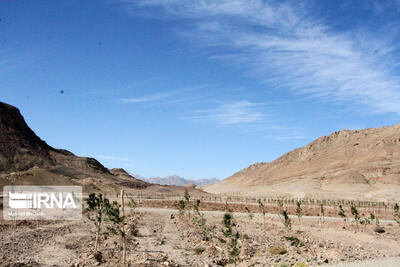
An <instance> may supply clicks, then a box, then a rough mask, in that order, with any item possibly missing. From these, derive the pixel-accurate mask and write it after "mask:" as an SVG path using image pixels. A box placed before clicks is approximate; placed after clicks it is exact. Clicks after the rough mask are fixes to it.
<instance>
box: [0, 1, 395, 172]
mask: <svg viewBox="0 0 400 267" xmlns="http://www.w3.org/2000/svg"><path fill="white" fill-rule="evenodd" d="M298 2H299V1H289V2H285V1H261V0H260V1H257V0H254V1H251V0H249V1H244V0H237V1H235V0H220V1H218V0H214V1H211V0H201V1H200V0H191V1H183V0H182V1H177V0H141V1H134V0H115V1H113V0H98V1H73V0H64V1H39V0H36V1H5V0H0V19H1V20H0V100H1V101H4V102H7V103H10V104H13V105H15V106H17V107H18V108H19V109H20V110H21V112H22V113H23V115H24V117H25V119H26V120H27V122H28V124H29V125H30V126H31V128H32V129H33V130H34V131H35V132H36V133H37V134H38V135H39V136H40V137H41V138H42V139H44V140H46V141H47V142H48V143H49V144H50V145H52V146H54V147H59V148H65V149H68V150H70V151H72V152H74V153H75V154H77V155H82V156H91V157H96V158H97V159H98V160H100V161H101V162H102V163H103V164H104V165H106V166H107V167H110V168H111V167H123V168H125V169H127V170H128V171H130V172H133V173H139V174H141V175H143V176H167V175H171V174H179V175H181V176H184V177H186V178H209V177H218V178H225V177H228V176H230V175H232V174H233V173H234V172H236V171H239V170H240V169H242V168H245V167H247V166H248V165H250V164H252V163H255V162H260V161H271V160H274V159H275V158H277V157H278V156H280V155H282V154H283V153H286V152H288V151H290V150H292V149H295V148H297V147H300V146H303V145H305V144H307V143H309V142H310V141H312V140H313V139H315V138H317V137H319V136H321V135H327V134H330V133H331V132H333V131H336V130H340V129H344V128H347V129H360V128H366V127H379V126H383V125H392V124H396V123H398V122H399V115H400V104H399V103H400V67H399V62H400V60H399V59H400V54H399V44H400V40H399V37H400V31H399V26H400V15H399V14H400V1H367V0H365V1H302V2H301V3H298Z"/></svg>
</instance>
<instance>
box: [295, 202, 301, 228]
mask: <svg viewBox="0 0 400 267" xmlns="http://www.w3.org/2000/svg"><path fill="white" fill-rule="evenodd" d="M296 206H297V207H296V215H297V217H298V218H299V223H301V221H300V220H301V216H302V214H301V212H302V209H301V203H300V201H296Z"/></svg>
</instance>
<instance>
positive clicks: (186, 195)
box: [183, 188, 190, 220]
mask: <svg viewBox="0 0 400 267" xmlns="http://www.w3.org/2000/svg"><path fill="white" fill-rule="evenodd" d="M183 198H184V199H185V206H186V207H188V206H189V201H190V195H189V191H188V190H187V188H185V193H184V194H183ZM188 214H189V220H190V209H189V210H188Z"/></svg>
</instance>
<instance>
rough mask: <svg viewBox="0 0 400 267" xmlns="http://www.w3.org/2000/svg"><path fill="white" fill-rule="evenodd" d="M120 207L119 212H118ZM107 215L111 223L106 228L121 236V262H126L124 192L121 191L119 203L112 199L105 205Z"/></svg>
mask: <svg viewBox="0 0 400 267" xmlns="http://www.w3.org/2000/svg"><path fill="white" fill-rule="evenodd" d="M120 208H121V212H120ZM106 212H107V217H108V219H109V220H110V222H112V223H113V225H112V226H108V227H107V229H108V230H109V231H110V233H112V234H116V235H119V236H120V237H121V246H122V263H123V264H124V265H125V263H126V232H125V227H124V223H125V214H124V212H125V211H124V192H123V190H122V192H121V205H119V204H118V202H117V201H113V203H111V205H108V206H107V209H106Z"/></svg>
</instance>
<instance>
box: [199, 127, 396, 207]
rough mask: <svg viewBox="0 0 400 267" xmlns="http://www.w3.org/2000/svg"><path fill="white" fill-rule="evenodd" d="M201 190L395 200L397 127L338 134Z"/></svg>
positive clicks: (323, 138)
mask: <svg viewBox="0 0 400 267" xmlns="http://www.w3.org/2000/svg"><path fill="white" fill-rule="evenodd" d="M203 189H204V190H205V191H207V192H210V193H229V194H241V195H252V196H257V195H260V196H261V195H263V196H286V197H313V198H335V199H337V198H344V199H356V198H357V199H371V200H372V199H374V200H399V199H400V124H397V125H394V126H388V127H380V128H368V129H363V130H342V131H338V132H334V133H332V134H330V135H328V136H323V137H320V138H318V139H316V140H315V141H313V142H311V143H309V144H308V145H306V146H304V147H302V148H298V149H295V150H293V151H291V152H289V153H287V154H285V155H283V156H281V157H280V158H278V159H276V160H274V161H272V162H269V163H265V162H261V163H256V164H253V165H251V166H249V167H248V168H246V169H243V170H241V171H239V172H237V173H235V174H234V175H232V176H231V177H229V178H227V179H225V180H223V181H221V182H219V183H216V184H213V185H209V186H205V187H203Z"/></svg>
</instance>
